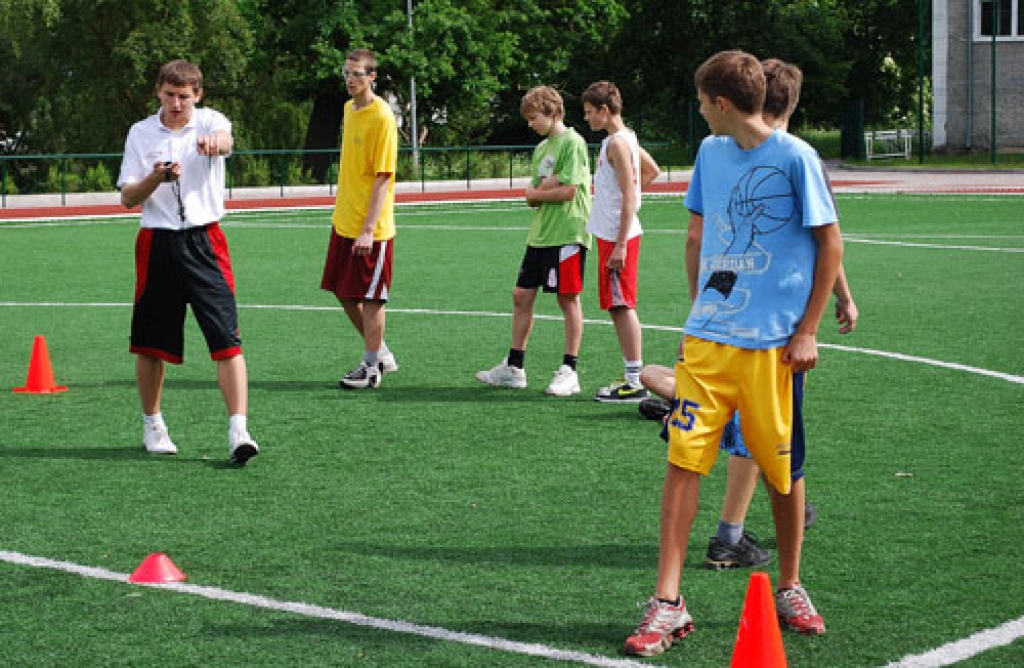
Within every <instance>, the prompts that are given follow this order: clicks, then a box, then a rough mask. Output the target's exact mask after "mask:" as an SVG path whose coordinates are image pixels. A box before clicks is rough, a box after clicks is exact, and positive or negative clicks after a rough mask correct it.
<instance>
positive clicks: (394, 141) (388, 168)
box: [373, 114, 398, 174]
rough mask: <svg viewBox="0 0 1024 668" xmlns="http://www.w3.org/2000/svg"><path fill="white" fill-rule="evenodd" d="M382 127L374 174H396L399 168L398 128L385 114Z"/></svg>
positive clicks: (376, 151) (378, 135)
mask: <svg viewBox="0 0 1024 668" xmlns="http://www.w3.org/2000/svg"><path fill="white" fill-rule="evenodd" d="M381 126H382V127H381V129H380V132H378V133H377V142H376V145H375V146H374V151H373V173H374V174H394V173H395V171H396V169H397V167H398V165H397V164H396V163H397V161H398V128H397V127H396V126H395V124H394V123H392V122H390V119H389V118H388V117H387V116H386V115H383V114H382V115H381Z"/></svg>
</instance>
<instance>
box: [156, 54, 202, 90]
mask: <svg viewBox="0 0 1024 668" xmlns="http://www.w3.org/2000/svg"><path fill="white" fill-rule="evenodd" d="M164 84H170V85H172V86H192V89H193V90H195V91H196V92H199V91H201V90H202V89H203V73H202V72H201V71H200V70H199V67H198V66H197V65H195V64H194V63H190V62H189V61H187V60H181V59H179V60H172V61H171V62H169V63H167V64H165V65H164V66H163V67H161V68H160V72H159V73H158V74H157V75H156V87H157V88H160V86H163V85H164Z"/></svg>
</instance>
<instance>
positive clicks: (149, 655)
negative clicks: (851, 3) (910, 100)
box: [0, 196, 1024, 668]
mask: <svg viewBox="0 0 1024 668" xmlns="http://www.w3.org/2000/svg"><path fill="white" fill-rule="evenodd" d="M839 205H840V209H841V211H842V215H843V229H844V234H845V236H846V238H847V246H846V251H847V256H846V257H847V260H846V264H847V271H848V274H849V277H850V281H851V284H852V286H853V289H854V293H855V295H856V298H857V301H858V304H859V306H860V309H861V312H862V319H861V323H860V326H859V327H858V329H857V331H856V332H855V333H854V334H852V335H848V336H843V337H841V336H839V335H838V334H836V332H835V327H834V326H833V325H832V323H831V322H827V323H825V325H824V326H823V327H822V332H821V336H820V341H821V342H822V343H823V344H824V347H823V351H822V362H821V364H820V366H819V369H818V370H816V371H814V372H813V374H811V377H810V381H809V385H808V394H807V414H808V438H809V443H810V451H809V460H808V466H807V471H808V490H809V497H810V498H811V499H812V500H813V501H814V502H815V503H816V504H817V505H818V508H819V510H820V513H821V519H820V520H819V523H818V525H817V526H816V527H815V528H813V529H812V530H811V531H810V532H809V534H808V536H807V540H806V547H805V558H804V569H803V580H804V582H805V584H806V585H807V586H808V588H809V591H810V592H811V594H812V596H813V597H814V600H815V603H816V604H817V605H818V608H819V610H820V611H821V612H822V614H823V616H824V617H825V620H826V623H827V624H828V635H826V636H824V637H821V638H805V637H799V636H795V635H793V634H790V633H785V634H784V640H785V646H786V652H787V657H788V659H789V663H790V665H791V666H794V667H800V668H804V667H806V668H817V667H846V666H865V667H880V666H885V665H886V664H888V663H890V662H894V661H898V660H900V659H901V658H902V657H906V656H913V655H918V654H922V653H925V652H929V651H932V650H935V649H936V648H942V647H944V646H946V645H947V644H948V643H954V642H956V641H961V640H964V639H965V638H968V637H969V636H971V635H972V634H975V633H978V632H981V631H984V630H988V629H995V628H999V627H1001V625H1005V624H1007V623H1010V624H1011V625H1015V626H1012V628H1011V630H1010V631H1008V632H1005V631H1004V632H1002V633H1001V634H997V638H1001V639H1003V640H1007V639H1008V640H1011V641H1012V642H1010V643H1009V644H1005V643H1004V644H1002V645H1001V646H994V647H992V648H991V649H987V651H983V652H980V653H976V654H975V655H974V656H973V657H971V658H968V659H965V660H963V661H960V662H959V663H957V659H956V656H957V655H956V654H955V651H954V650H953V649H942V650H939V652H940V654H939V656H940V658H941V659H942V661H945V663H940V662H933V663H928V662H925V663H920V664H911V663H905V664H903V665H908V666H909V665H947V663H957V665H962V666H968V667H971V668H980V667H995V666H1007V665H1022V664H1024V639H1021V638H1020V631H1019V627H1020V626H1021V624H1024V622H1022V619H1024V617H1022V616H1024V570H1022V567H1021V555H1022V554H1024V532H1022V531H1021V529H1022V525H1024V486H1022V484H1021V474H1022V472H1024V449H1022V448H1021V443H1022V438H1021V431H1022V429H1021V428H1022V426H1024V384H1022V383H1024V355H1022V353H1021V350H1022V344H1024V337H1022V332H1024V215H1022V213H1021V200H1020V199H1019V198H991V197H980V196H974V197H947V196H929V197H924V196H870V197H869V196H841V197H840V200H839ZM642 217H643V220H644V223H645V227H646V228H647V230H648V234H647V235H646V236H645V239H644V244H643V259H642V271H641V294H640V309H639V314H640V318H641V321H642V322H644V323H645V325H647V326H648V329H647V330H646V331H645V359H646V360H647V361H649V362H662V363H668V362H670V361H671V360H672V359H673V356H674V351H675V348H676V346H677V343H678V337H679V333H678V327H679V325H680V324H681V323H682V322H683V320H684V318H685V315H686V311H687V304H686V302H687V300H686V287H685V278H684V272H683V265H682V249H683V239H684V233H683V230H684V228H685V220H686V217H685V214H684V210H683V208H682V206H681V203H680V201H679V199H678V198H670V199H653V200H648V201H647V202H645V206H644V211H643V216H642ZM328 220H329V212H326V211H322V210H308V211H289V212H252V213H236V214H231V215H230V216H229V218H228V220H227V221H226V228H227V234H228V238H229V241H230V243H231V246H232V254H233V257H234V262H235V269H236V278H237V286H238V295H239V301H240V304H241V305H242V312H241V325H242V334H243V338H244V340H245V352H246V356H247V360H248V363H249V371H250V378H251V383H250V394H251V396H250V403H251V417H250V426H251V428H252V431H253V434H254V436H255V437H256V438H257V439H258V440H259V441H260V444H261V448H262V450H261V454H260V456H259V457H257V458H256V459H255V460H253V462H252V463H251V464H250V465H249V466H248V467H246V468H244V469H235V468H230V467H228V466H227V465H226V457H227V443H226V419H225V416H224V415H223V405H222V402H221V400H220V395H219V392H218V390H217V388H216V385H215V382H214V369H213V365H212V364H211V363H210V362H209V360H208V357H207V354H206V351H205V346H204V343H203V341H202V337H201V335H200V334H199V331H198V328H197V327H196V326H195V324H194V321H192V320H190V321H189V325H188V331H187V334H186V336H187V340H188V346H187V352H186V363H185V364H184V365H183V366H181V367H175V368H173V369H171V370H170V372H169V375H168V381H167V387H166V392H165V400H164V414H165V416H166V418H167V421H168V425H169V427H170V429H171V434H172V436H173V437H174V440H175V442H176V443H177V444H178V447H179V450H180V454H179V455H178V456H177V457H173V458H158V457H153V456H149V455H147V454H146V453H145V452H143V451H142V449H141V447H140V438H141V433H140V432H141V425H140V422H141V421H140V418H139V408H138V399H137V396H136V391H135V384H134V362H133V359H132V357H131V356H130V355H128V354H127V351H126V349H127V336H128V324H129V318H130V307H129V303H130V301H131V298H132V290H133V261H132V248H133V240H134V236H135V229H136V226H137V220H136V219H135V218H120V219H107V220H89V221H41V222H39V223H0V267H2V268H0V276H2V282H0V319H2V322H3V330H2V334H3V335H2V337H0V387H2V388H3V391H2V392H0V467H2V468H0V471H2V477H0V484H2V489H3V495H2V504H0V592H2V593H0V601H2V604H0V636H2V640H0V664H3V665H5V666H158V665H163V666H314V665H316V666H321V665H322V666H509V667H520V666H534V665H550V662H551V659H558V658H561V659H565V660H571V661H575V662H577V663H584V664H586V663H590V664H596V665H617V662H618V663H621V664H622V665H625V662H624V657H622V655H621V653H620V647H621V643H622V641H623V639H624V638H625V636H626V635H627V634H628V633H629V631H630V630H631V629H632V627H633V625H634V624H635V623H636V621H637V619H638V615H639V611H638V609H637V608H636V607H635V605H634V604H635V603H637V602H640V601H642V600H643V599H644V598H646V596H648V595H649V594H650V592H651V589H652V587H653V583H654V574H655V573H654V571H655V565H656V559H657V535H658V503H659V494H660V486H661V481H662V476H663V472H664V467H665V446H664V443H663V442H662V441H660V440H659V439H658V438H657V431H658V430H657V428H656V427H655V426H654V425H653V424H652V423H650V422H645V421H643V420H641V419H639V418H638V416H637V413H636V410H635V408H634V407H631V406H629V407H618V406H608V405H602V404H597V403H595V402H593V401H591V395H592V393H593V391H594V390H595V389H596V388H597V387H599V386H600V385H603V384H605V383H606V382H607V381H609V380H611V379H612V378H613V377H614V376H616V375H618V373H619V372H620V371H621V358H620V356H619V353H618V347H617V344H616V341H615V337H614V332H613V330H612V328H611V327H610V326H608V319H607V316H606V315H605V314H602V313H601V312H600V311H599V310H598V309H597V307H596V294H595V290H596V281H595V280H594V266H593V262H591V266H590V267H589V268H588V271H587V273H588V285H587V292H586V295H585V297H584V312H585V315H586V317H587V318H588V325H587V327H586V331H585V334H584V342H583V350H582V352H581V362H580V375H581V382H582V384H583V386H584V393H583V394H582V395H581V396H578V397H573V398H571V399H553V398H550V397H547V396H545V395H544V393H543V390H544V387H545V385H546V383H547V380H548V379H549V377H550V374H551V373H552V372H553V371H554V369H555V368H556V367H557V365H558V363H559V361H560V358H561V340H562V326H561V322H560V320H559V319H558V317H557V313H558V311H557V307H556V305H555V303H554V300H553V298H551V297H549V296H548V297H545V296H541V297H540V298H539V299H538V309H539V312H540V313H541V314H542V316H543V317H542V318H541V319H539V320H538V321H537V323H536V326H535V328H534V332H533V337H532V339H531V342H530V349H529V354H528V356H527V370H528V373H529V374H530V387H529V388H528V389H527V390H525V391H521V392H516V391H512V390H500V389H494V388H485V387H482V386H480V385H479V384H478V383H477V382H476V381H475V380H474V378H473V372H474V371H476V370H478V369H483V368H487V367H489V366H491V365H493V364H495V363H496V362H497V361H498V360H500V359H501V357H502V356H503V355H504V354H505V352H506V351H507V348H508V343H509V332H510V327H511V318H510V315H509V314H510V310H511V304H510V301H511V299H510V291H511V286H512V283H513V280H514V277H515V272H516V269H517V267H518V264H519V261H520V258H521V253H522V248H523V244H524V240H525V234H526V232H525V228H526V226H527V225H528V223H529V214H528V212H527V211H526V210H525V207H523V206H522V205H521V204H518V203H507V204H494V205H486V206H481V205H476V206H469V205H466V206H455V205H451V206H434V207H425V208H403V209H402V210H401V211H400V212H399V221H398V222H399V226H400V227H399V236H398V238H397V243H396V273H395V280H394V289H393V292H392V301H391V303H390V304H389V316H388V336H387V338H388V342H389V344H390V346H391V347H392V349H393V350H394V351H395V353H396V355H397V357H398V361H399V364H400V365H401V370H400V371H399V372H398V373H396V374H392V375H389V376H387V377H386V379H385V384H384V386H383V387H382V388H380V389H379V390H377V391H372V392H361V393H346V392H342V391H340V390H338V389H336V382H337V379H338V378H339V377H340V375H342V374H343V373H344V372H345V371H346V370H347V369H348V368H349V367H350V366H352V365H353V364H355V362H356V361H358V358H359V354H360V343H359V342H358V341H357V340H356V337H355V336H354V334H353V333H352V332H351V331H350V328H349V326H348V324H347V322H346V321H345V319H344V316H343V314H342V313H341V312H340V311H339V309H338V308H337V307H336V304H335V303H334V301H333V298H332V297H331V296H330V295H328V294H326V293H323V292H321V291H319V290H318V289H317V286H318V284H319V274H320V269H321V266H322V264H321V263H322V258H323V254H324V250H325V248H326V243H327V237H328V224H329V223H328ZM40 334H41V335H45V336H46V339H47V342H48V344H49V351H50V357H51V360H52V362H53V368H54V372H55V374H56V376H57V382H58V383H61V384H64V385H67V386H68V387H69V390H68V391H67V392H66V393H63V394H59V395H52V396H41V395H22V394H14V393H12V392H11V391H10V388H13V387H15V386H20V385H22V384H23V382H24V380H25V372H26V368H27V363H28V360H29V355H30V352H31V348H32V340H33V337H34V336H35V335H40ZM724 472H725V467H724V466H723V465H721V464H720V465H719V466H718V467H717V468H716V469H715V471H714V472H713V473H712V475H711V476H709V477H708V478H707V480H706V482H705V484H704V487H703V496H702V498H703V503H702V508H701V511H700V514H699V516H698V518H697V521H696V524H695V528H694V535H693V538H692V542H691V545H690V551H689V555H688V561H687V570H686V573H685V575H684V580H683V591H684V594H685V595H686V598H687V602H688V605H689V608H690V611H691V612H692V614H693V615H694V617H695V621H696V624H697V632H696V633H695V634H694V635H693V636H691V637H690V638H688V639H686V640H685V641H683V642H682V643H681V644H680V645H679V646H677V647H675V648H673V649H672V650H671V651H670V652H669V653H667V654H666V655H664V656H662V657H659V658H656V659H653V660H649V661H644V663H646V664H649V665H667V666H700V667H705V666H706V667H721V666H725V665H728V663H729V658H730V656H731V652H732V647H733V643H734V641H735V636H736V628H737V625H738V621H739V618H740V613H741V609H742V604H743V597H744V592H745V590H746V586H747V581H748V574H747V573H745V572H725V573H718V572H712V571H708V570H705V569H704V568H703V567H702V564H703V558H704V551H705V549H706V547H707V538H708V536H710V535H711V534H712V533H713V531H714V527H715V522H716V520H717V514H718V509H719V504H720V501H721V497H722V491H723V489H724V478H725V475H724ZM748 526H749V527H750V528H751V529H753V530H754V531H755V532H757V533H758V534H759V535H760V536H761V537H762V539H764V542H765V543H766V544H767V545H768V546H769V547H773V546H774V541H773V538H772V534H773V531H772V528H771V520H770V516H769V512H768V509H767V503H766V500H765V495H764V494H763V493H759V496H758V497H757V498H756V500H755V503H754V505H753V507H752V509H751V513H750V516H749V517H748ZM153 552H166V553H167V554H168V555H169V556H170V557H171V558H172V559H173V560H174V563H175V564H177V566H178V567H179V568H181V569H182V570H183V571H185V572H186V573H187V574H188V576H189V580H188V583H189V584H190V585H194V586H195V587H196V588H195V589H187V588H179V589H171V590H166V589H158V588H148V587H140V586H137V585H129V584H126V583H124V582H123V581H119V580H118V578H119V577H120V576H118V575H117V574H122V575H123V574H127V573H130V572H131V571H132V570H134V568H135V567H136V566H138V565H139V563H140V562H141V561H142V560H143V558H145V557H146V555H147V554H150V553H153ZM773 556H774V555H773ZM46 560H54V561H59V562H67V563H66V564H63V565H62V564H54V563H52V562H51V561H46ZM88 569H104V570H102V571H91V570H88ZM767 571H768V572H769V573H770V574H771V575H772V578H773V579H774V577H775V574H776V573H777V571H776V569H775V564H774V563H773V564H772V565H771V566H770V567H769V568H768V569H767ZM111 573H112V574H113V575H111ZM97 575H98V577H97ZM288 603H292V604H296V605H290V606H289V605H285V604H288ZM298 603H301V604H305V607H302V606H299V605H297V604H298ZM346 613H350V614H346ZM359 615H365V616H366V617H361V616H359ZM387 620H391V621H387ZM415 625H419V626H415ZM1003 628H1004V629H1005V628H1006V627H1003ZM1014 629H1018V630H1014ZM460 634H474V635H472V636H466V635H460ZM995 645H999V643H995ZM970 646H971V647H974V648H975V649H986V648H987V647H988V645H986V644H985V643H984V642H981V641H977V642H974V641H972V643H971V645H970ZM524 652H526V653H524ZM530 652H534V653H535V654H538V655H539V656H534V655H531V654H530ZM970 653H971V652H968V654H970Z"/></svg>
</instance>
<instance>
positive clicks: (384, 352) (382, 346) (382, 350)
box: [377, 341, 391, 359]
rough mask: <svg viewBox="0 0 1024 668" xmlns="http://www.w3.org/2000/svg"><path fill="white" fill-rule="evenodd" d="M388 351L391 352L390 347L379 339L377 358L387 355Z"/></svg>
mask: <svg viewBox="0 0 1024 668" xmlns="http://www.w3.org/2000/svg"><path fill="white" fill-rule="evenodd" d="M390 352H391V349H390V348H388V344H386V343H384V342H383V341H381V342H380V349H379V350H377V359H380V358H381V357H387V355H388V353H390Z"/></svg>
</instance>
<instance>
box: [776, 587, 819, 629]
mask: <svg viewBox="0 0 1024 668" xmlns="http://www.w3.org/2000/svg"><path fill="white" fill-rule="evenodd" d="M775 612H776V613H777V614H778V615H779V621H780V622H782V623H783V624H785V625H786V626H788V627H789V628H791V629H793V630H794V631H796V632H798V633H803V634H806V635H812V636H820V635H822V634H824V633H825V620H823V619H822V618H821V615H819V614H818V611H817V610H816V609H815V608H814V604H813V603H811V597H810V596H808V595H807V590H806V589H804V588H803V587H802V586H800V585H799V584H797V585H795V586H793V588H791V589H780V590H778V591H777V592H775Z"/></svg>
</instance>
